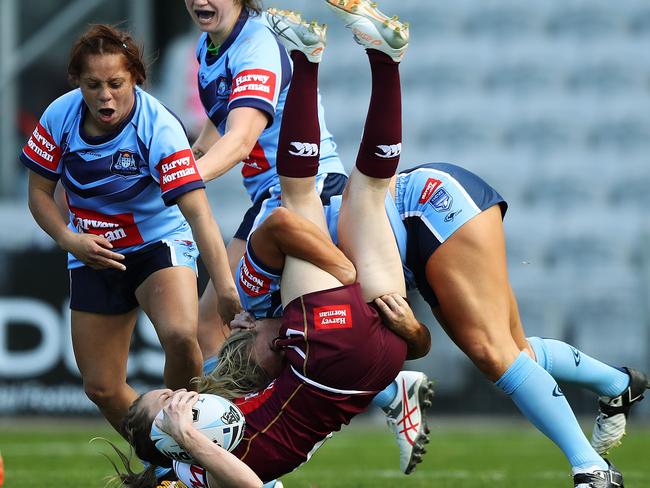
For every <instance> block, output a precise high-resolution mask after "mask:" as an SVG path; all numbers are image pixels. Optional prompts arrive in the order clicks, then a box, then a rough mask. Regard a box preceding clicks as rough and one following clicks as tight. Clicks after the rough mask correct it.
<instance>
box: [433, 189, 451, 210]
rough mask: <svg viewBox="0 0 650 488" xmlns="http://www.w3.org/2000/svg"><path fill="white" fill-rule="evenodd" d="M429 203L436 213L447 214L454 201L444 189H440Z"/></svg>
mask: <svg viewBox="0 0 650 488" xmlns="http://www.w3.org/2000/svg"><path fill="white" fill-rule="evenodd" d="M429 203H430V204H431V206H432V207H433V209H434V210H435V211H436V212H446V211H448V210H449V209H450V208H451V205H452V204H453V203H454V199H453V198H452V196H451V195H450V194H449V192H448V191H447V190H445V189H444V188H438V189H437V190H436V192H435V193H434V194H433V196H432V197H431V200H429Z"/></svg>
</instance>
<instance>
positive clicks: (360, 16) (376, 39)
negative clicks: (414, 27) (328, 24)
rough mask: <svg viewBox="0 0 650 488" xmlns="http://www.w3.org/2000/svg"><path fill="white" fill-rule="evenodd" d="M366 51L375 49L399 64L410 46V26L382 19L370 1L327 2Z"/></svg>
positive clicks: (392, 19)
mask: <svg viewBox="0 0 650 488" xmlns="http://www.w3.org/2000/svg"><path fill="white" fill-rule="evenodd" d="M326 1H327V4H328V5H329V6H330V7H331V8H332V10H334V12H336V14H337V15H338V16H339V17H341V18H342V19H343V21H344V22H345V26H346V27H347V28H348V29H350V30H352V33H353V34H354V39H355V41H357V42H358V43H359V44H361V45H362V46H364V47H365V48H366V49H376V50H377V51H381V52H383V53H385V54H387V55H388V56H390V57H391V58H392V59H393V61H395V62H396V63H399V62H400V61H401V60H402V58H403V57H404V54H405V53H406V49H407V47H408V43H409V25H408V24H407V23H402V22H400V21H399V20H398V19H397V16H394V17H388V16H386V15H384V14H383V13H382V12H381V11H380V10H379V9H378V8H377V4H376V3H375V2H371V1H370V0H326Z"/></svg>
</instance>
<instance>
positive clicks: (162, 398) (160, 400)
mask: <svg viewBox="0 0 650 488" xmlns="http://www.w3.org/2000/svg"><path fill="white" fill-rule="evenodd" d="M173 394H174V392H173V391H172V390H170V389H169V388H161V389H159V390H151V391H148V392H147V393H145V394H143V395H142V398H140V403H139V404H138V408H140V409H141V410H145V411H147V412H148V415H147V416H148V417H149V418H151V419H153V418H154V417H155V416H156V415H158V412H160V411H161V410H162V408H163V407H164V406H165V405H167V403H168V402H169V400H171V397H172V395H173Z"/></svg>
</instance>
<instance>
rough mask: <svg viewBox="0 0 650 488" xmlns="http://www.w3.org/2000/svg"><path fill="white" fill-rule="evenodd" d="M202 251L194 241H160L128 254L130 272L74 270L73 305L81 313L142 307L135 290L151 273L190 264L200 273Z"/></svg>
mask: <svg viewBox="0 0 650 488" xmlns="http://www.w3.org/2000/svg"><path fill="white" fill-rule="evenodd" d="M197 257H198V251H197V248H196V244H195V243H194V242H192V241H185V240H182V241H181V240H169V241H159V242H156V243H154V244H151V245H150V246H147V247H144V248H142V249H140V250H138V251H134V252H132V253H129V254H127V255H126V256H125V258H124V261H122V263H124V265H125V266H126V271H121V270H118V269H112V268H111V269H99V270H97V269H92V268H89V267H88V266H81V267H80V268H73V269H71V270H70V308H71V309H72V310H77V311H78V312H90V313H99V314H106V315H117V314H122V313H126V312H129V311H131V310H133V309H134V308H136V307H137V306H138V300H137V299H136V297H135V290H136V289H137V288H138V287H139V286H140V285H141V284H142V283H143V282H144V280H146V279H147V278H148V277H149V276H150V275H152V274H153V273H155V272H156V271H158V270H161V269H165V268H171V267H172V266H189V267H191V268H192V269H194V271H195V272H196V270H197V267H196V259H197Z"/></svg>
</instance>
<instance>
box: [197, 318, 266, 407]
mask: <svg viewBox="0 0 650 488" xmlns="http://www.w3.org/2000/svg"><path fill="white" fill-rule="evenodd" d="M256 335H257V331H256V330H255V329H249V330H242V331H238V332H235V333H233V334H230V337H228V339H226V342H224V344H223V346H222V348H221V351H219V363H218V364H217V366H216V368H214V371H212V372H211V373H210V374H209V375H207V376H201V378H199V379H198V386H199V391H200V392H201V393H212V394H215V395H219V396H221V397H223V398H227V399H228V400H232V399H233V398H240V397H243V396H244V395H247V394H249V393H255V392H257V391H260V390H263V389H264V388H266V387H267V386H268V385H269V383H270V382H271V380H272V379H273V378H270V377H269V375H268V374H267V373H266V371H264V369H263V368H262V367H261V366H260V365H259V364H258V363H257V361H256V360H255V358H254V357H253V342H254V339H255V336H256Z"/></svg>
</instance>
